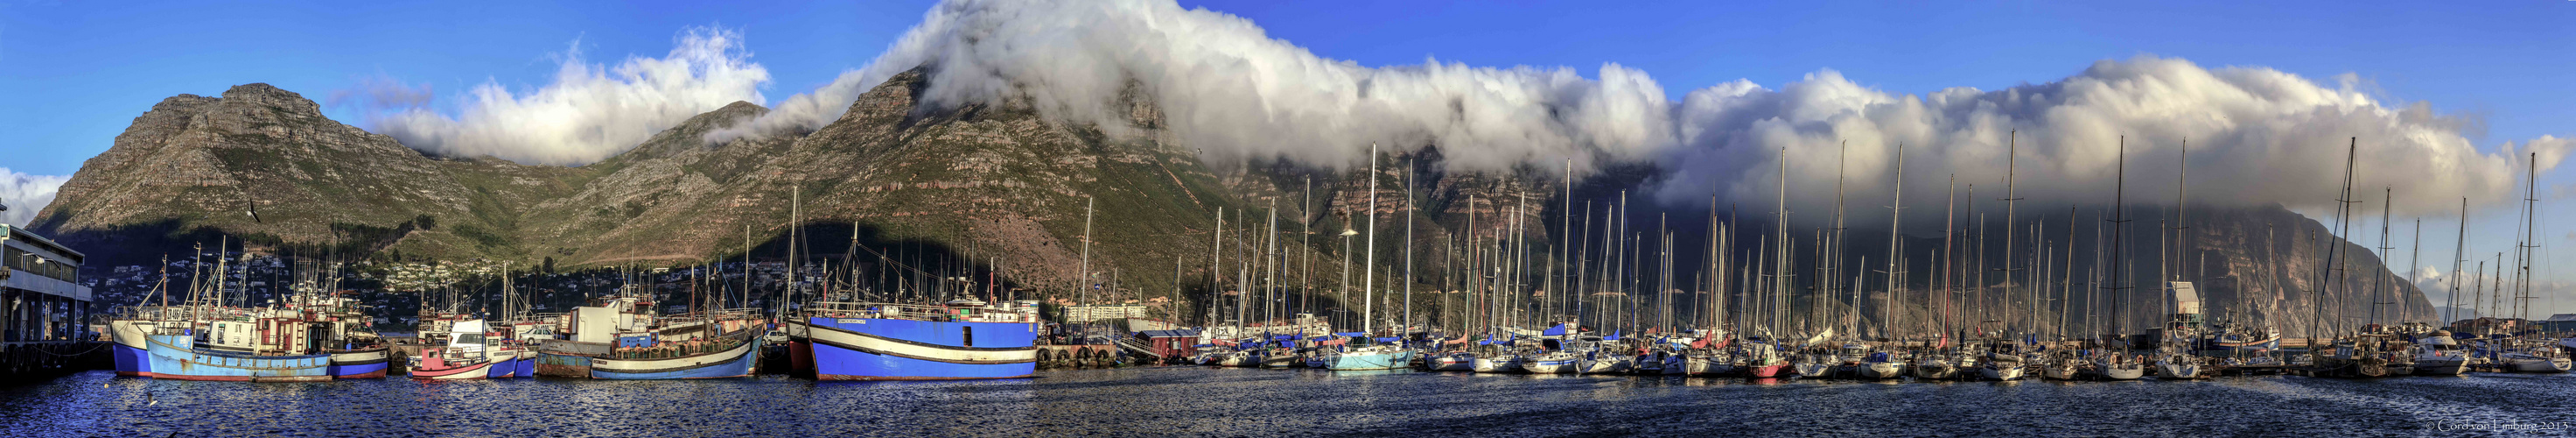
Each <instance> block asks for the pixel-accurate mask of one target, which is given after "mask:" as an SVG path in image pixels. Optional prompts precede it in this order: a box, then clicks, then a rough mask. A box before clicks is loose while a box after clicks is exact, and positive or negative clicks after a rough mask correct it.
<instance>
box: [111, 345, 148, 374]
mask: <svg viewBox="0 0 2576 438" xmlns="http://www.w3.org/2000/svg"><path fill="white" fill-rule="evenodd" d="M114 348H115V350H116V353H115V354H116V375H119V376H146V375H151V374H152V353H151V352H148V351H143V349H141V348H134V347H128V346H125V344H116V346H115V347H114Z"/></svg>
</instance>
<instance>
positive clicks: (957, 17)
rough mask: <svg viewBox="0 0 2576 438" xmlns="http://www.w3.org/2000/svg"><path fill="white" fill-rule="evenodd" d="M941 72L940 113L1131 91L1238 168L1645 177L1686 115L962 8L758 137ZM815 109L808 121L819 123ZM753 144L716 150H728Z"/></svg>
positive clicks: (1204, 15) (929, 19) (1103, 6)
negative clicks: (1374, 164)
mask: <svg viewBox="0 0 2576 438" xmlns="http://www.w3.org/2000/svg"><path fill="white" fill-rule="evenodd" d="M924 65H927V66H929V67H930V69H931V70H932V71H933V74H934V75H936V80H934V81H932V82H931V86H930V88H928V89H926V90H924V99H925V100H926V101H927V102H928V103H930V104H933V105H960V104H969V103H993V102H1000V101H1001V100H1002V99H1004V98H1005V97H1007V96H1014V95H1019V96H1026V97H1027V98H1028V99H1029V102H1030V103H1031V104H1033V105H1034V106H1035V107H1036V108H1038V109H1039V110H1040V111H1042V112H1044V113H1045V114H1046V115H1048V116H1050V117H1054V118H1057V119H1059V120H1067V121H1072V122H1076V123H1098V124H1100V125H1101V126H1104V127H1106V128H1108V129H1120V128H1121V127H1124V126H1126V122H1125V120H1126V117H1127V109H1126V108H1125V107H1123V106H1120V105H1118V103H1117V102H1118V98H1119V94H1120V93H1121V92H1122V91H1123V90H1126V89H1127V88H1126V87H1127V85H1128V84H1129V83H1130V82H1129V81H1131V80H1132V81H1134V83H1135V84H1136V85H1137V86H1138V87H1139V89H1141V90H1142V91H1144V92H1146V93H1150V95H1151V96H1152V97H1153V98H1154V99H1155V100H1156V102H1157V103H1158V104H1159V105H1160V106H1161V110H1162V112H1163V114H1164V115H1165V117H1166V122H1167V124H1168V126H1169V129H1170V130H1171V132H1172V133H1173V134H1174V135H1176V136H1178V137H1179V139H1180V141H1181V143H1182V144H1183V145H1185V146H1186V147H1192V148H1199V149H1201V150H1203V151H1205V152H1204V154H1203V156H1202V157H1201V158H1203V159H1205V160H1207V161H1208V162H1210V163H1211V164H1214V165H1218V166H1228V165H1231V164H1234V163H1240V162H1242V161H1244V160H1247V159H1262V158H1273V157H1284V158H1287V159H1291V160H1296V161H1299V162H1304V163H1308V164H1315V165H1324V166H1334V167H1344V166H1352V165H1357V164H1359V163H1360V161H1359V158H1360V157H1362V156H1364V155H1365V152H1364V151H1366V150H1367V149H1368V145H1369V143H1371V142H1376V143H1380V144H1381V145H1382V146H1384V147H1385V148H1386V149H1388V150H1402V149H1410V148H1413V147H1417V146H1421V145H1424V144H1428V143H1436V144H1439V145H1441V146H1442V150H1441V152H1442V154H1443V155H1444V156H1446V157H1447V158H1448V159H1449V161H1450V162H1449V165H1450V166H1451V167H1453V168H1466V169H1495V168H1501V167H1504V166H1509V165H1514V164H1521V163H1531V164H1538V165H1541V166H1542V168H1546V169H1554V168H1556V167H1557V166H1558V165H1559V164H1558V163H1559V162H1560V161H1561V160H1573V161H1574V162H1575V163H1576V164H1577V165H1578V166H1582V167H1585V168H1589V167H1591V166H1593V165H1595V164H1596V161H1599V160H1603V159H1609V160H1643V159H1647V158H1650V157H1653V156H1654V155H1655V153H1656V152H1657V151H1659V150H1661V149H1663V148H1666V147H1668V146H1671V145H1673V144H1675V142H1674V139H1673V129H1672V117H1671V115H1670V114H1669V113H1670V111H1671V109H1672V105H1671V103H1670V102H1668V101H1667V100H1666V99H1665V97H1664V90H1663V87H1662V86H1660V85H1657V84H1656V83H1655V81H1654V80H1653V79H1651V78H1649V77H1647V75H1646V74H1645V73H1644V72H1641V71H1637V70H1634V69H1629V68H1626V67H1621V66H1619V65H1617V64H1608V65H1603V66H1601V68H1600V69H1599V70H1597V72H1596V74H1595V76H1596V77H1595V78H1591V79H1587V78H1584V77H1582V76H1581V75H1580V74H1578V73H1577V72H1576V71H1575V70H1573V69H1570V68H1563V67H1512V68H1493V67H1474V66H1468V65H1464V64H1455V63H1448V64H1444V63H1440V62H1438V61H1436V60H1426V61H1425V62H1424V63H1423V64H1421V65H1411V66H1396V67H1385V68H1371V67H1363V66H1360V65H1359V64H1357V63H1353V62H1350V61H1343V60H1335V59H1329V58H1324V57H1320V56H1316V55H1315V54H1314V53H1312V52H1309V51H1307V50H1306V49H1305V48H1301V47H1297V46H1296V45H1294V44H1291V43H1290V42H1288V41H1282V40H1277V39H1271V38H1270V37H1269V36H1268V35H1267V34H1266V33H1265V32H1264V31H1263V30H1262V29H1261V27H1260V26H1257V25H1255V24H1254V23H1252V22H1251V21H1249V20H1245V19H1243V18H1240V17H1235V16H1232V15H1227V14H1223V13H1217V12H1212V11H1207V10H1203V9H1202V10H1187V9H1182V8H1181V7H1180V6H1179V5H1176V4H1174V3H1172V2H1170V1H1153V0H1125V1H1105V2H1070V1H1018V0H999V1H973V0H968V1H952V2H948V3H943V4H941V5H939V6H936V7H933V8H932V10H931V11H930V12H929V13H928V14H926V15H925V16H924V17H923V19H922V23H921V24H919V25H918V26H916V27H914V28H913V29H912V30H910V31H909V32H907V33H905V34H904V36H903V37H902V38H901V39H900V40H898V41H897V42H895V43H894V44H893V45H892V46H891V47H888V48H887V49H886V51H885V52H884V53H883V54H881V55H878V57H877V58H876V59H875V60H873V61H871V62H870V63H869V64H868V65H867V66H866V67H863V68H860V69H858V70H855V71H852V72H850V73H847V74H844V75H842V76H841V78H840V79H841V80H839V81H835V82H834V83H833V84H832V85H831V86H828V87H825V88H824V89H823V90H820V91H818V92H816V93H813V94H809V95H800V96H797V97H795V98H790V99H789V103H787V104H782V105H780V106H779V108H777V109H776V110H774V111H771V112H770V113H769V114H768V115H766V116H764V117H763V118H762V119H761V120H758V121H756V122H754V123H752V124H749V125H747V127H748V129H814V128H818V127H820V126H822V125H823V124H827V123H829V122H831V121H832V120H834V119H836V118H838V117H839V115H840V113H841V112H842V111H844V110H846V109H847V107H848V105H849V103H850V101H851V100H852V99H853V98H855V96H856V95H857V94H858V93H860V92H863V91H864V90H865V89H867V88H870V87H873V86H875V84H878V83H881V82H883V81H884V80H885V78H887V77H890V76H893V75H894V74H897V73H901V72H903V71H905V70H910V69H912V68H915V67H918V66H924ZM806 103H811V104H810V105H808V104H806ZM743 134H744V133H743V132H725V133H718V134H714V135H711V136H710V139H711V140H718V141H721V140H723V139H727V138H731V137H734V136H739V135H743Z"/></svg>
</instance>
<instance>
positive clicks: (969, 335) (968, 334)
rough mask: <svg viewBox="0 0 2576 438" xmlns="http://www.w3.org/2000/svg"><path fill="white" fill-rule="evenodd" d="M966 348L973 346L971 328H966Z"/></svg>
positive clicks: (973, 328) (973, 338) (973, 337)
mask: <svg viewBox="0 0 2576 438" xmlns="http://www.w3.org/2000/svg"><path fill="white" fill-rule="evenodd" d="M966 346H968V347H973V346H975V327H973V326H968V327H966Z"/></svg>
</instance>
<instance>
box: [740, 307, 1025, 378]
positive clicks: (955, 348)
mask: <svg viewBox="0 0 2576 438" xmlns="http://www.w3.org/2000/svg"><path fill="white" fill-rule="evenodd" d="M784 328H785V329H786V331H787V335H788V338H789V339H790V341H789V342H792V343H793V344H792V345H790V346H789V347H788V350H789V351H790V352H791V353H790V354H795V355H798V356H800V358H799V359H798V360H797V363H799V364H800V365H801V364H806V363H811V364H812V365H811V366H812V368H811V369H810V370H799V371H800V372H810V373H812V375H813V376H814V378H815V379H818V380H961V379H1010V378H1021V377H1028V376H1030V375H1033V374H1036V373H1037V346H1036V345H1037V337H1038V331H1039V327H1038V312H1037V302H1036V301H1016V302H1011V303H1005V304H986V303H985V302H983V301H980V300H974V299H960V300H954V301H949V302H948V303H946V304H945V305H940V306H922V305H909V304H892V303H832V302H823V303H813V304H812V305H810V306H807V307H806V308H805V310H803V311H801V312H798V314H797V315H796V316H794V317H792V318H789V319H788V320H787V321H786V323H785V327H784Z"/></svg>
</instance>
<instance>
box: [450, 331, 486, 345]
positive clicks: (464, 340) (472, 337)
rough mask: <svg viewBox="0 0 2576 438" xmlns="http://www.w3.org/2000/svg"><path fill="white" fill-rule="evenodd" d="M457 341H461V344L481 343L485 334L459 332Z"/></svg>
mask: <svg viewBox="0 0 2576 438" xmlns="http://www.w3.org/2000/svg"><path fill="white" fill-rule="evenodd" d="M456 343H459V344H481V343H483V334H481V333H465V334H459V335H456Z"/></svg>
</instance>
